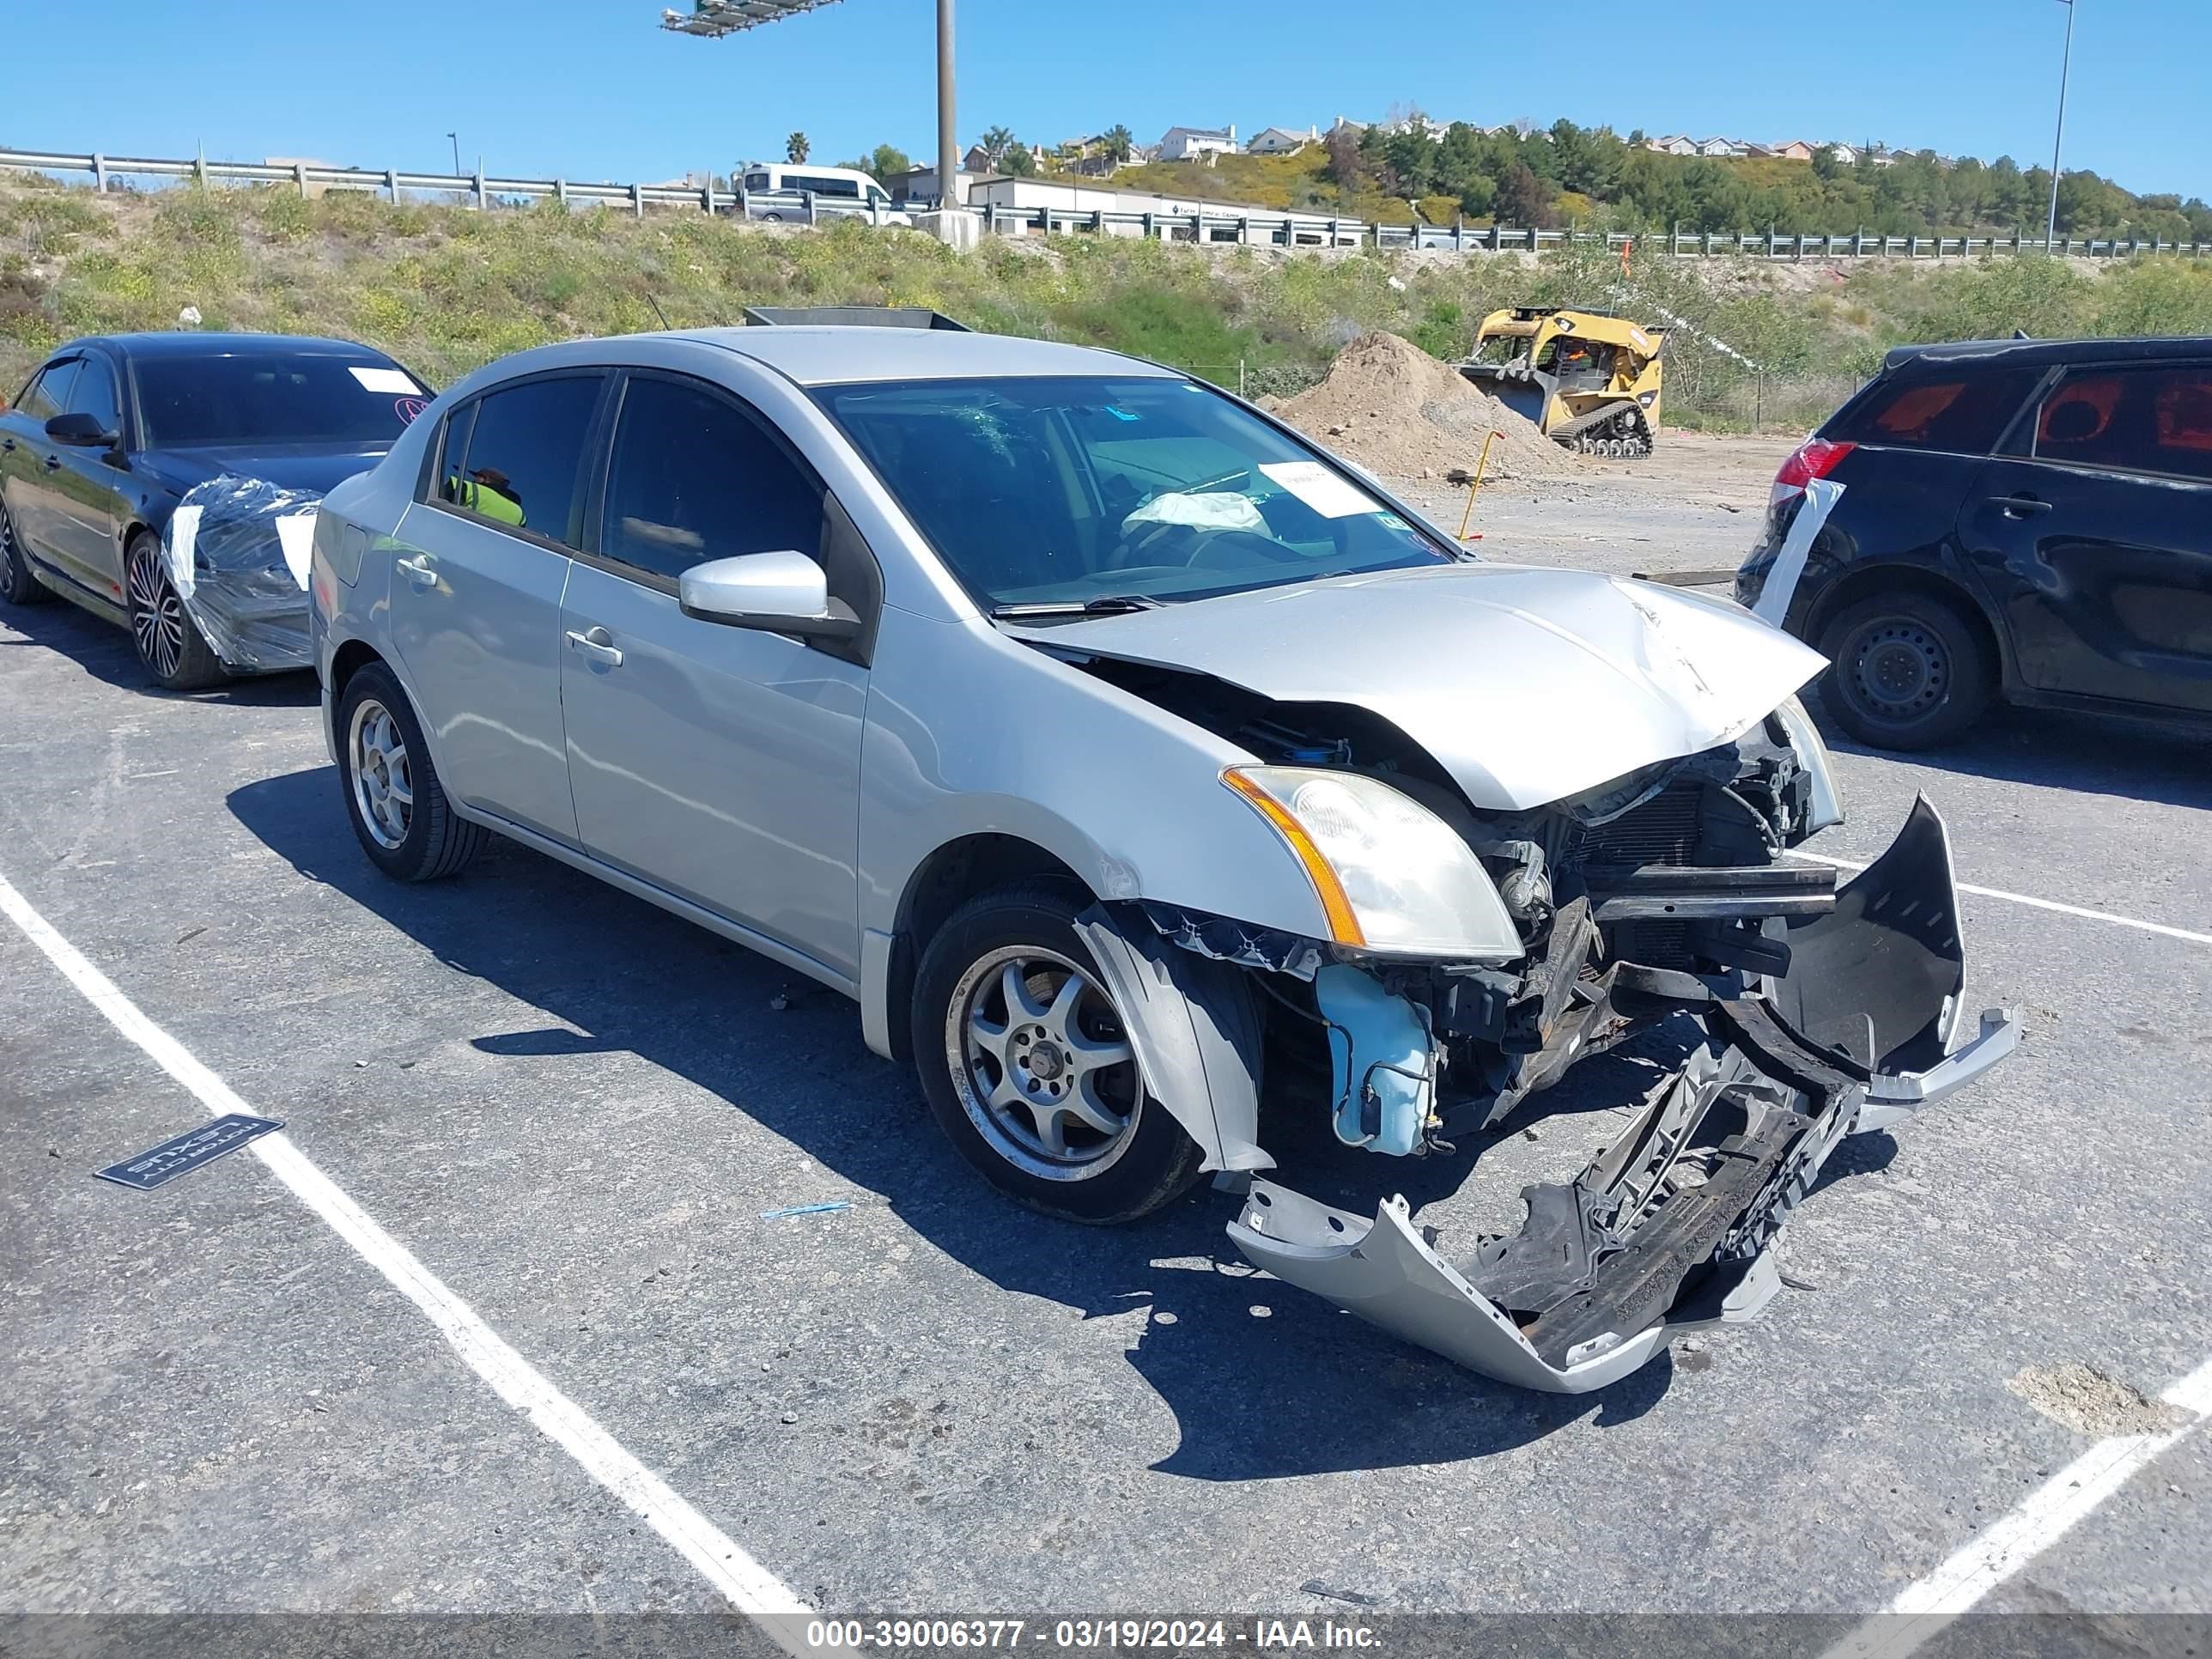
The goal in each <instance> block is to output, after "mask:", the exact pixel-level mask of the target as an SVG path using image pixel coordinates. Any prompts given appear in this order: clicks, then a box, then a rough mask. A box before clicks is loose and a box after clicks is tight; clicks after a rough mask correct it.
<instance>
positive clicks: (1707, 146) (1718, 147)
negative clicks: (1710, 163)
mask: <svg viewBox="0 0 2212 1659" xmlns="http://www.w3.org/2000/svg"><path fill="white" fill-rule="evenodd" d="M1748 150H1749V147H1748V146H1747V145H1746V144H1745V143H1743V141H1742V140H1741V139H1738V138H1700V139H1699V140H1698V147H1697V149H1695V150H1694V151H1692V154H1693V155H1705V156H1709V157H1711V159H1713V160H1715V161H1733V160H1735V159H1737V158H1739V157H1741V156H1743V155H1746V154H1747V153H1748Z"/></svg>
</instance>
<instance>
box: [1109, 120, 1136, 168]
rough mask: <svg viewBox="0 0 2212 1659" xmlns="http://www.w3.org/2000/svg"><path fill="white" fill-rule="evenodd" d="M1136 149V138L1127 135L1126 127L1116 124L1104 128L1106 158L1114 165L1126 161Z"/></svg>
mask: <svg viewBox="0 0 2212 1659" xmlns="http://www.w3.org/2000/svg"><path fill="white" fill-rule="evenodd" d="M1136 149H1137V143H1136V140H1135V139H1134V138H1133V137H1130V136H1129V129H1128V128H1127V127H1125V126H1119V125H1116V126H1110V127H1109V128H1107V129H1106V159H1107V160H1108V161H1111V162H1112V163H1113V164H1114V165H1115V167H1120V166H1121V163H1122V162H1124V161H1127V160H1128V159H1129V157H1130V156H1131V155H1134V154H1135V153H1136Z"/></svg>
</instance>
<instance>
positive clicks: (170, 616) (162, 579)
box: [123, 530, 230, 691]
mask: <svg viewBox="0 0 2212 1659" xmlns="http://www.w3.org/2000/svg"><path fill="white" fill-rule="evenodd" d="M123 572H124V577H123V580H124V593H125V605H126V606H127V607H128V609H129V611H130V617H131V644H132V645H134V646H136V647H137V650H138V662H139V665H140V666H142V667H143V668H144V669H145V671H147V672H148V673H149V674H150V675H152V676H153V677H154V680H155V684H160V685H164V686H167V688H168V689H169V690H172V691H201V690H206V688H207V687H209V686H210V685H220V684H222V683H223V682H224V681H225V680H227V679H228V678H230V671H229V670H228V668H225V667H224V666H223V665H222V659H221V658H220V657H218V656H216V653H215V652H214V651H213V650H212V649H211V648H210V647H209V645H208V642H207V640H206V639H205V637H204V635H202V634H201V633H200V630H199V625H198V624H197V623H195V622H193V621H192V618H191V612H190V611H186V610H185V602H184V601H183V600H182V599H179V598H178V596H177V590H176V586H175V585H174V584H173V583H172V582H171V581H170V580H169V568H168V563H167V560H165V559H164V558H163V556H162V554H161V538H160V537H159V536H156V535H155V533H154V532H152V531H150V530H142V531H140V532H138V533H137V535H135V536H133V537H132V538H131V544H130V546H129V547H128V548H126V549H125V551H124V555H123Z"/></svg>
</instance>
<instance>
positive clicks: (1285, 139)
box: [1244, 127, 1321, 155]
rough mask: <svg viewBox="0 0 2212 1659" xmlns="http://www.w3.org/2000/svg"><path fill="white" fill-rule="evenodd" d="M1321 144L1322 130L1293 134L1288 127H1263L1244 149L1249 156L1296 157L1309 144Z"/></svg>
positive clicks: (1313, 129)
mask: <svg viewBox="0 0 2212 1659" xmlns="http://www.w3.org/2000/svg"><path fill="white" fill-rule="evenodd" d="M1320 142H1321V129H1320V128H1319V127H1308V128H1307V129H1306V130H1305V131H1304V132H1293V131H1291V130H1290V129H1289V128H1288V127H1263V128H1261V130H1260V131H1257V132H1255V133H1254V134H1253V135H1252V142H1251V143H1249V144H1247V145H1246V146H1245V147H1244V153H1245V154H1246V155H1296V154H1297V152H1298V151H1300V150H1302V149H1304V148H1305V147H1306V146H1307V145H1308V144H1317V143H1320Z"/></svg>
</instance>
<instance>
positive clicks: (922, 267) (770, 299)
mask: <svg viewBox="0 0 2212 1659" xmlns="http://www.w3.org/2000/svg"><path fill="white" fill-rule="evenodd" d="M1566 302H1575V303H1580V304H1583V305H1594V306H1599V307H1608V308H1613V309H1618V310H1621V311H1624V312H1629V313H1638V314H1645V315H1647V318H1648V316H1649V314H1650V313H1652V312H1653V311H1654V308H1655V307H1665V308H1666V309H1667V310H1669V311H1672V312H1673V313H1675V314H1676V315H1677V316H1679V317H1680V318H1682V319H1684V320H1686V321H1687V322H1689V323H1691V324H1692V325H1695V326H1696V327H1697V328H1698V329H1699V330H1701V331H1705V333H1707V334H1709V335H1711V336H1712V337H1717V338H1718V339H1720V340H1723V341H1725V342H1727V343H1729V344H1730V345H1732V346H1733V347H1734V348H1735V350H1737V351H1738V352H1741V353H1742V354H1743V355H1744V356H1748V357H1751V358H1753V359H1754V360H1756V361H1758V362H1761V363H1764V364H1765V365H1767V366H1768V368H1769V370H1770V375H1769V379H1770V381H1771V382H1774V383H1782V382H1788V381H1791V380H1802V381H1804V382H1805V383H1806V384H1807V385H1808V386H1810V387H1812V388H1813V389H1812V390H1811V391H1810V392H1808V393H1807V396H1808V398H1810V399H1811V400H1812V401H1813V402H1814V403H1819V402H1820V401H1821V400H1823V399H1826V401H1827V402H1830V403H1832V402H1833V401H1834V398H1833V397H1832V396H1831V395H1830V391H1829V384H1830V381H1831V380H1833V379H1834V378H1835V377H1848V376H1850V375H1852V374H1862V373H1864V372H1866V371H1867V370H1868V369H1869V368H1870V367H1871V365H1872V364H1873V363H1874V362H1877V361H1878V360H1879V356H1880V354H1881V350H1882V349H1884V348H1886V347H1887V345H1889V344H1890V343H1894V342H1895V341H1898V340H1903V339H1923V338H1943V337H1974V336H1984V337H1985V336H1990V335H2004V334H2009V333H2010V332H2011V331H2013V329H2014V328H2015V327H2026V328H2027V329H2029V330H2030V331H2033V332H2035V333H2039V334H2045V333H2049V334H2059V333H2133V332H2176V333H2179V332H2192V331H2193V332H2199V333H2212V262H2206V263H2192V262H2187V261H2181V260H2175V259H2163V260H2150V259H2145V260H2142V261H2139V262H2136V263H2135V264H2130V265H2125V266H2122V267H2119V268H2118V269H2114V270H2108V271H2107V270H2100V271H2094V272H2092V271H2089V270H2085V269H2082V268H2078V267H2076V266H2072V265H2069V264H2062V263H2057V262H2053V261H2047V260H2026V261H2018V262H2011V261H2001V262H1996V263H1993V264H1988V265H1984V266H1972V267H1965V266H1955V265H1954V266H1949V267H1946V268H1944V269H1942V270H1933V269H1930V268H1929V267H1927V266H1925V265H1922V266H1919V267H1916V268H1913V269H1911V270H1907V269H1905V268H1903V267H1901V266H1898V265H1881V264H1877V263H1875V262H1869V263H1868V264H1866V265H1865V266H1863V267H1860V268H1857V269H1851V270H1840V271H1830V270H1826V269H1823V268H1820V267H1815V266H1812V265H1783V266H1764V265H1759V264H1753V263H1749V262H1732V261H1713V262H1710V263H1708V262H1705V261H1699V260H1682V261H1679V262H1670V261H1666V260H1662V259H1658V258H1652V259H1650V260H1648V261H1639V262H1638V264H1637V267H1636V275H1635V279H1634V283H1633V286H1632V288H1631V289H1628V290H1626V291H1623V290H1622V289H1620V269H1619V265H1618V263H1617V261H1615V260H1613V259H1608V258H1605V257H1604V256H1602V255H1601V254H1598V253H1595V252H1590V251H1583V252H1571V253H1566V254H1561V255H1556V256H1549V257H1547V258H1545V259H1544V260H1543V261H1541V263H1539V262H1532V261H1529V260H1527V259H1525V258H1514V257H1510V256H1500V257H1497V258H1480V257H1461V256H1455V255H1452V254H1449V253H1444V252H1424V253H1407V252H1393V253H1389V254H1376V253H1372V252H1361V253H1336V254H1327V253H1322V252H1300V253H1297V254H1291V253H1285V252H1277V251H1273V250H1267V249H1249V248H1202V247H1196V246H1187V245H1162V244H1158V243H1147V242H1140V241H1137V240H1121V239H1112V238H1109V239H1106V240H1091V239H1089V238H1084V237H1061V238H1055V239H1054V240H1053V241H1052V242H1051V243H1050V244H1049V245H1042V244H1039V243H1036V242H1025V241H1021V242H1018V241H994V242H992V243H990V244H989V245H987V246H986V247H985V248H984V249H983V250H982V251H981V252H978V253H975V254H973V255H969V256H961V255H957V254H954V253H952V252H950V251H948V250H947V249H945V248H944V247H942V246H939V244H937V243H935V242H933V241H932V240H928V239H927V238H926V237H923V236H921V235H919V234H904V233H897V232H878V231H873V230H871V229H869V228H867V227H866V226H863V225H857V224H848V225H844V226H840V227H836V228H827V229H823V230H822V231H818V232H817V231H807V230H796V229H794V230H781V229H769V228H761V227H740V226H736V225H732V224H731V223H729V222H726V221H721V220H710V219H708V218H707V217H706V216H704V215H702V214H696V213H695V214H684V213H678V212H675V211H672V210H671V211H668V212H665V213H660V212H656V213H654V214H653V215H651V216H648V217H647V218H645V219H643V220H638V219H635V218H633V217H631V216H628V215H625V214H622V213H615V212H607V211H603V210H588V211H579V212H574V213H570V212H566V211H563V210H561V209H560V208H559V207H557V206H556V205H554V204H541V205H539V206H538V207H535V208H532V209H526V210H512V211H495V212H490V213H477V212H474V211H471V210H467V209H465V208H460V207H441V206H421V205H406V206H398V207H394V206H392V205H389V204H385V203H383V202H380V201H377V200H374V199H372V198H369V197H362V196H343V195H334V196H331V197H327V198H325V199H324V200H322V201H318V202H307V201H302V200H301V199H300V198H299V197H297V196H296V195H295V194H292V193H291V192H289V191H286V190H283V189H264V190H213V191H203V190H197V189H178V190H172V191H161V192H157V193H155V194H151V195H147V196H109V197H99V196H95V195H94V194H92V193H91V192H90V191H86V190H79V189H63V188H61V187H59V186H57V185H52V183H50V182H47V181H43V180H40V181H31V180H27V179H23V178H21V176H17V177H15V178H12V179H9V178H0V396H5V395H12V393H13V392H14V390H15V387H16V386H19V385H21V381H22V379H23V377H24V375H25V374H27V371H28V369H29V368H30V366H31V365H32V364H33V363H34V362H36V361H37V360H38V359H39V357H40V356H42V355H43V354H44V353H46V351H48V350H50V349H52V347H53V346H55V345H57V344H58V343H60V342H62V341H64V340H65V339H68V338H70V337H74V336H76V335H79V334H85V333H91V332H94V331H105V330H125V329H148V328H154V329H158V328H167V327H172V326H174V325H175V324H176V319H177V316H178V313H179V311H180V310H181V309H182V308H183V307H186V306H193V307H197V308H198V310H199V313H200V316H201V319H202V325H203V326H204V327H206V328H210V329H216V328H241V329H268V330H276V331H291V332H301V333H328V334H337V335H343V336H348V337H353V338H356V339H360V340H364V341H367V342H368V343H372V344H374V345H377V346H380V347H381V348H383V349H386V350H387V351H390V352H391V353H392V355H393V356H397V357H398V358H399V359H400V360H401V361H402V362H406V363H409V364H410V365H412V366H413V367H415V368H416V369H417V370H419V371H420V372H421V373H422V374H426V375H428V376H429V377H430V378H431V379H432V380H434V381H437V382H440V383H444V382H447V381H449V380H452V379H453V378H454V377H455V376H458V375H459V374H463V373H465V372H466V371H467V370H469V369H471V368H475V367H477V365H479V364H481V363H483V362H489V360H491V359H492V358H494V357H496V356H501V355H502V354H504V353H506V352H509V351H513V350H516V349H520V348H522V347H525V346H530V345H536V344H539V343H544V342H546V341H549V340H557V339H566V338H571V337H576V336H580V335H591V334H609V333H619V332H624V331H636V330H643V329H652V328H657V327H659V326H660V324H661V319H663V318H665V320H666V322H667V323H668V324H669V325H671V326H678V327H682V326H686V325H702V324H709V323H725V322H735V321H736V320H738V313H739V311H740V309H741V307H744V306H746V305H761V304H779V303H781V304H805V303H817V304H827V303H860V304H896V305H918V306H930V307H935V308H937V309H938V310H940V311H944V312H946V313H950V314H951V315H953V316H957V317H959V318H962V319H964V320H966V321H969V322H970V323H973V324H975V325H978V326H980V327H984V328H989V329H994V330H998V331H1006V332H1012V333H1019V334H1027V335H1035V336H1039V337H1046V338H1053V339H1064V340H1073V341H1080V342H1084V343H1094V344H1100V345H1106V346H1111V347H1115V348H1118V349H1123V350H1127V351H1132V352H1135V353H1138V354H1139V355H1142V356H1149V357H1153V358H1158V359H1160V360H1163V361H1166V362H1174V363H1176V364H1179V365H1182V366H1183V367H1186V368H1194V369H1196V370H1198V371H1200V372H1201V373H1204V374H1209V375H1210V376H1212V378H1214V379H1217V380H1224V381H1225V382H1227V383H1229V384H1232V385H1233V384H1234V383H1235V380H1236V366H1237V363H1238V362H1239V360H1240V359H1241V360H1242V361H1243V362H1244V363H1245V364H1246V365H1247V366H1248V368H1249V372H1250V375H1251V379H1250V382H1249V383H1250V385H1251V386H1253V388H1254V389H1255V390H1267V391H1277V392H1281V391H1290V390H1295V389H1297V387H1299V386H1304V385H1305V384H1308V383H1310V381H1311V380H1314V379H1316V378H1317V377H1318V376H1319V374H1321V373H1322V370H1323V369H1324V368H1326V366H1327V364H1328V362H1329V360H1330V359H1331V357H1332V356H1334V352H1335V351H1336V349H1338V348H1339V347H1340V346H1341V345H1343V344H1344V343H1346V342H1347V341H1349V340H1350V339H1352V338H1353V337H1355V336H1357V335H1358V334H1359V333H1361V332H1363V331H1366V330H1369V329H1373V328H1387V329H1389V330H1392V331H1395V332H1398V333H1401V334H1404V335H1406V336H1407V337H1410V338H1412V339H1413V340H1414V341H1415V342H1417V343H1419V344H1420V345H1422V346H1423V347H1425V349H1428V350H1430V351H1431V352H1434V353H1435V354H1437V356H1443V357H1451V356H1459V355H1462V354H1463V353H1464V351H1465V349H1466V348H1467V346H1468V340H1469V337H1470V334H1471V332H1472V330H1473V327H1474V322H1475V320H1476V319H1479V318H1480V316H1481V315H1482V314H1483V313H1485V312H1486V311H1488V310H1490V309H1492V308H1493V307H1498V306H1502V305H1507V304H1514V303H1566ZM1670 353H1671V356H1670V363H1671V365H1672V366H1671V367H1670V369H1669V376H1670V378H1669V402H1670V404H1671V406H1672V410H1673V412H1674V417H1675V418H1677V419H1686V420H1692V421H1695V420H1699V419H1703V420H1705V421H1706V422H1709V423H1726V422H1729V421H1731V420H1734V419H1737V418H1740V416H1741V411H1742V410H1744V409H1747V407H1748V406H1749V405H1748V404H1747V401H1746V400H1745V399H1744V398H1743V397H1742V396H1741V392H1742V388H1743V386H1744V385H1745V383H1746V381H1747V377H1748V375H1749V371H1748V370H1747V369H1746V368H1744V367H1743V365H1742V364H1741V362H1737V361H1736V360H1735V358H1733V357H1730V356H1728V355H1726V354H1724V353H1722V352H1719V351H1717V350H1715V349H1711V347H1709V346H1707V345H1705V344H1704V343H1702V342H1700V341H1699V340H1698V339H1697V338H1695V337H1692V336H1690V335H1688V334H1681V335H1678V336H1677V338H1676V343H1675V344H1674V345H1673V346H1672V347H1670ZM1824 377H1825V378H1824ZM1767 407H1768V409H1769V410H1770V411H1771V409H1772V404H1771V402H1770V403H1769V404H1767Z"/></svg>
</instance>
